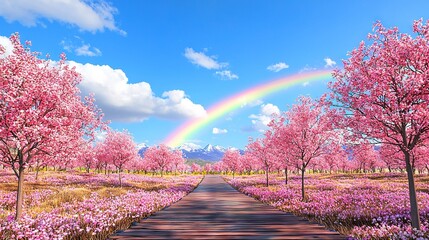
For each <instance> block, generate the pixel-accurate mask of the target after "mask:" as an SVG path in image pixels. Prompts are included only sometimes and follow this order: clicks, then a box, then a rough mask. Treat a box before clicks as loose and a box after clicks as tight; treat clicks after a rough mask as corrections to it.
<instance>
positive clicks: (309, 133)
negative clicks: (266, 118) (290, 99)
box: [285, 97, 337, 201]
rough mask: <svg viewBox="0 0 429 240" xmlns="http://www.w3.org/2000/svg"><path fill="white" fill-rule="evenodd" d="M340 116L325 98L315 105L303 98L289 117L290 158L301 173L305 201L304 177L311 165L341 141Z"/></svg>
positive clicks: (287, 130)
mask: <svg viewBox="0 0 429 240" xmlns="http://www.w3.org/2000/svg"><path fill="white" fill-rule="evenodd" d="M334 117H336V115H335V114H334V112H333V111H332V110H330V109H329V105H328V104H327V103H326V102H325V101H324V98H321V99H320V100H319V101H314V100H312V99H311V98H308V97H300V98H299V99H298V104H295V105H293V106H292V108H291V109H290V110H289V111H288V112H286V114H285V122H286V124H287V129H286V132H287V133H288V136H289V137H288V141H290V143H289V147H290V150H288V151H289V152H290V154H291V155H292V156H293V158H294V159H295V162H296V166H297V168H298V169H299V170H300V171H301V195H302V200H303V201H304V200H305V186H304V175H305V171H306V168H307V166H308V164H310V162H311V161H312V160H314V159H316V158H319V157H322V156H323V155H325V154H326V153H327V152H329V150H328V149H329V148H330V147H331V146H332V142H333V141H335V139H337V136H336V134H335V131H334V130H335V129H334V122H335V121H334Z"/></svg>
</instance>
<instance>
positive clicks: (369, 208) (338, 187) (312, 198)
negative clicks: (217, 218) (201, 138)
mask: <svg viewBox="0 0 429 240" xmlns="http://www.w3.org/2000/svg"><path fill="white" fill-rule="evenodd" d="M226 180H227V181H228V182H229V183H230V184H231V185H232V186H233V187H234V188H236V189H238V190H239V191H241V192H243V193H245V194H246V195H249V196H251V197H253V198H256V199H258V200H260V201H262V202H264V203H267V204H269V205H272V206H274V207H276V208H278V209H280V210H282V211H285V212H292V213H294V214H295V215H299V216H305V217H307V218H309V219H311V220H313V221H317V222H319V223H322V224H324V225H326V226H327V227H328V228H331V229H335V230H337V231H339V232H340V233H342V234H345V235H349V236H350V237H351V238H352V239H427V238H429V194H428V190H429V177H428V176H427V175H417V176H416V187H417V198H418V204H419V206H420V218H421V223H422V226H421V230H420V231H416V230H414V231H412V230H411V229H412V228H411V225H410V210H409V209H410V207H409V200H408V189H407V179H406V176H405V174H400V173H376V174H336V175H334V174H333V175H330V174H320V175H319V174H309V175H308V177H307V178H306V180H305V182H306V186H307V188H306V190H307V191H306V201H301V195H300V194H301V192H300V190H301V189H300V187H301V185H300V184H301V179H300V177H299V176H292V177H291V178H290V179H289V182H288V184H287V185H285V183H284V178H282V177H280V176H279V177H274V176H273V178H272V180H270V186H269V187H266V185H265V176H263V175H251V176H236V177H235V178H234V179H233V178H231V177H226Z"/></svg>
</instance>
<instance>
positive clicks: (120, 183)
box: [118, 169, 122, 187]
mask: <svg viewBox="0 0 429 240" xmlns="http://www.w3.org/2000/svg"><path fill="white" fill-rule="evenodd" d="M118 173H119V174H118V175H119V187H122V178H121V169H119V170H118Z"/></svg>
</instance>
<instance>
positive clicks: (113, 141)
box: [101, 130, 138, 187]
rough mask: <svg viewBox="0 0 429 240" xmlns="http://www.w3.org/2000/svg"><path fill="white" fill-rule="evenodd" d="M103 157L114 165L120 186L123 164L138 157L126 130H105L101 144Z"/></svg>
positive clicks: (134, 145)
mask: <svg viewBox="0 0 429 240" xmlns="http://www.w3.org/2000/svg"><path fill="white" fill-rule="evenodd" d="M101 146H102V149H103V150H102V151H103V158H104V159H105V160H106V161H107V162H108V163H110V164H112V165H113V166H115V167H116V169H117V170H118V176H119V185H120V186H121V187H122V178H121V172H122V170H123V167H124V166H125V164H126V163H127V162H129V161H132V160H133V159H136V158H137V157H138V152H137V150H136V149H137V148H136V144H135V143H134V141H133V138H132V136H131V135H130V134H129V133H128V132H127V131H122V132H119V131H114V130H109V131H107V136H106V139H105V140H104V142H102V144H101Z"/></svg>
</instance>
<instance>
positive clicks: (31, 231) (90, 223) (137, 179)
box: [0, 173, 201, 239]
mask: <svg viewBox="0 0 429 240" xmlns="http://www.w3.org/2000/svg"><path fill="white" fill-rule="evenodd" d="M41 179H42V180H41V181H42V182H45V181H47V183H50V184H51V185H52V186H57V188H58V189H62V188H67V189H66V190H61V191H60V190H57V189H55V187H50V189H48V190H46V189H41V190H36V191H33V192H32V193H30V194H27V195H26V196H25V199H26V202H25V204H24V214H23V217H22V218H21V220H20V221H18V222H17V221H15V220H14V204H15V202H14V201H15V199H16V196H15V195H16V193H15V192H7V193H6V192H0V216H3V218H2V219H1V218H0V239H106V238H107V237H108V236H109V235H110V234H112V233H113V232H115V231H116V230H119V229H125V228H128V227H129V226H130V224H131V223H132V222H133V221H137V220H139V219H141V218H144V217H147V216H149V215H151V214H152V213H154V212H156V211H159V210H161V209H162V208H164V207H167V206H169V205H171V204H172V203H174V202H177V201H178V200H180V199H181V198H183V197H184V196H185V195H187V194H188V193H189V192H191V191H192V190H193V189H194V188H195V187H196V186H197V185H198V184H199V183H200V181H201V176H177V177H168V178H159V177H148V176H143V175H133V174H124V178H123V181H124V182H125V183H126V184H123V186H125V185H126V186H127V187H124V188H119V187H118V186H119V182H116V179H117V175H111V176H110V177H107V176H104V175H102V174H79V173H72V175H70V173H62V174H55V175H54V176H48V175H46V176H44V177H42V178H41ZM101 179H102V180H103V181H100V180H101ZM100 183H102V184H103V188H97V187H94V186H99V185H100ZM139 184H140V185H139ZM142 184H146V185H145V186H144V187H140V186H143V185H142ZM51 185H49V186H51ZM106 185H108V187H107V188H106ZM151 185H158V187H157V188H154V189H149V190H148V187H150V186H151ZM85 187H86V188H88V189H89V190H88V189H86V188H85ZM100 189H101V190H100ZM106 189H107V190H106ZM84 190H86V191H88V194H85V195H83V197H81V198H79V197H76V199H73V198H70V196H68V195H66V197H62V198H61V197H60V198H59V199H63V201H64V202H61V203H57V202H56V201H53V199H54V200H55V199H57V198H58V196H57V195H58V194H64V192H65V193H67V192H72V193H74V191H76V192H79V191H84ZM72 195H73V194H72ZM76 195H78V194H76ZM64 199H66V200H64ZM51 203H52V204H56V205H55V206H52V207H49V206H48V207H47V209H49V211H42V212H40V209H37V208H35V207H33V206H35V205H43V204H48V205H49V204H51ZM36 209H37V210H36Z"/></svg>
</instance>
